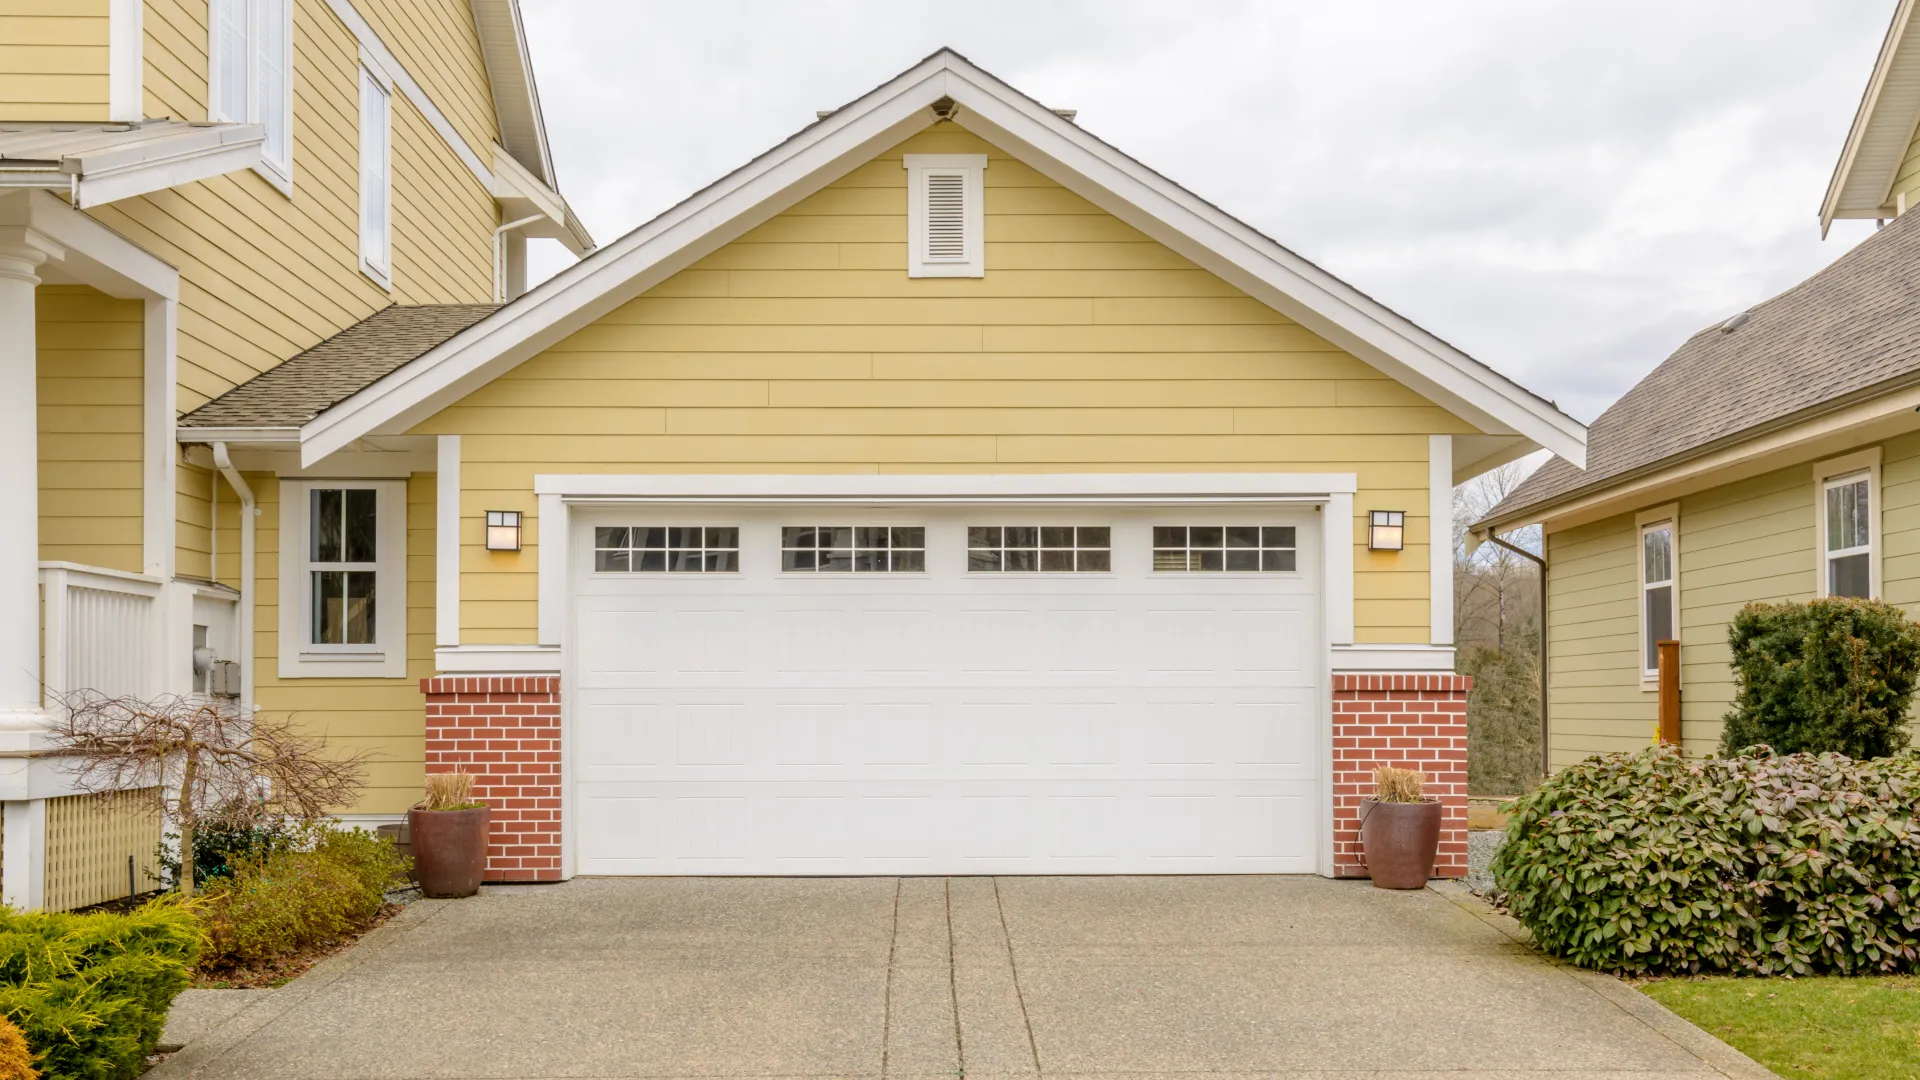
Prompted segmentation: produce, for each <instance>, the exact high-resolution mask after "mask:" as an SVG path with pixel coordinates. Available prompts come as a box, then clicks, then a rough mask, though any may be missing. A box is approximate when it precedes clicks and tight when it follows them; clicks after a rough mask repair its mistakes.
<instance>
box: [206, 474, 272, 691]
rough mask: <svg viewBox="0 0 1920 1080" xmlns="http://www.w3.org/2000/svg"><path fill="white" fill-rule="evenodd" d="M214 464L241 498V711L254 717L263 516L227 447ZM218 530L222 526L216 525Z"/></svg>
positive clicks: (215, 523) (251, 490)
mask: <svg viewBox="0 0 1920 1080" xmlns="http://www.w3.org/2000/svg"><path fill="white" fill-rule="evenodd" d="M213 463H214V465H215V466H216V467H218V468H219V470H220V475H221V476H224V477H226V478H227V483H228V484H229V485H231V486H232V487H233V490H234V493H235V494H236V495H239V496H240V618H239V620H238V621H239V624H240V700H241V702H242V703H243V704H242V706H241V707H242V708H244V709H245V710H246V711H247V714H248V715H249V716H251V715H252V714H253V712H254V710H255V709H257V708H258V707H259V706H257V705H256V704H255V703H254V700H253V665H254V660H255V653H256V651H257V650H255V648H254V641H253V519H254V517H255V516H256V515H257V514H259V513H260V511H259V510H257V509H255V508H254V505H253V489H252V488H250V487H248V486H247V480H246V477H243V476H241V475H240V470H239V469H236V468H234V467H233V459H232V458H231V457H228V456H227V444H226V443H223V442H217V443H214V444H213ZM213 525H214V529H215V531H218V530H219V527H220V523H219V522H218V521H216V522H214V523H213Z"/></svg>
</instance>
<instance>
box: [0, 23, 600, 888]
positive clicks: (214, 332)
mask: <svg viewBox="0 0 1920 1080" xmlns="http://www.w3.org/2000/svg"><path fill="white" fill-rule="evenodd" d="M0 41H4V42H5V45H6V47H5V48H0V327H3V328H4V332H0V372H3V373H4V374H0V440H3V441H4V445H5V446H7V447H10V449H8V450H7V455H8V464H7V467H6V468H4V469H0V489H3V490H6V491H11V492H12V493H13V494H12V495H10V496H8V497H7V500H6V501H7V504H8V505H11V506H13V507H14V508H15V510H16V512H17V517H18V520H16V522H15V524H14V526H13V527H12V528H10V529H9V530H8V531H7V535H8V536H9V539H7V540H6V541H4V543H3V544H0V694H3V695H4V697H5V700H4V703H0V712H5V713H6V714H7V716H6V717H5V719H4V720H3V721H0V732H3V734H0V749H4V751H5V757H6V758H7V765H6V767H5V768H0V798H4V800H5V810H4V821H5V824H4V833H5V845H4V851H5V858H4V863H3V865H0V892H3V893H4V898H5V900H6V901H7V902H8V903H12V904H15V905H23V906H40V905H42V904H47V905H51V906H72V905H74V904H76V903H90V902H93V900H97V899H100V898H101V896H99V895H95V893H97V892H98V890H100V889H104V890H105V892H106V895H119V894H122V893H124V892H125V891H126V887H127V866H126V861H125V860H126V854H127V852H126V851H125V850H124V849H121V853H120V854H118V855H113V854H112V853H111V851H110V850H109V849H110V848H112V846H113V845H112V844H109V843H107V842H106V840H105V839H102V838H103V837H104V836H105V833H103V832H101V830H109V831H110V830H111V829H113V828H119V827H120V826H119V825H118V824H103V823H102V821H100V820H93V819H89V818H87V815H86V813H85V812H84V811H83V809H81V808H80V804H79V803H76V802H75V801H73V800H71V799H69V798H66V796H67V793H68V792H70V791H71V784H72V777H71V776H70V775H68V774H67V773H66V772H64V771H63V770H62V769H60V768H59V767H58V763H57V762H55V761H52V760H49V759H46V758H44V757H41V756H36V755H39V754H40V753H41V751H43V750H44V749H45V738H44V736H43V735H42V734H41V732H42V731H43V730H44V727H45V724H44V715H45V713H44V712H43V710H45V709H49V708H53V707H56V706H57V695H59V694H61V693H65V692H69V691H76V690H82V689H87V690H95V691H99V692H103V693H109V694H115V695H120V694H133V695H140V696H143V697H150V696H156V695H160V694H166V693H180V694H186V693H219V692H225V691H229V690H230V691H232V692H234V693H235V694H236V695H238V694H239V693H240V691H241V690H242V687H240V686H239V685H233V686H228V685H227V684H228V683H229V682H233V683H236V684H237V683H239V682H244V683H245V684H246V686H245V687H244V689H245V692H246V695H247V697H246V699H247V700H258V701H259V702H260V703H261V704H262V705H263V706H265V707H267V708H273V709H292V710H296V711H299V712H301V713H302V714H303V715H308V716H312V717H313V718H314V721H315V724H316V725H317V726H318V727H321V728H324V729H326V730H327V732H328V734H329V735H330V736H331V737H332V738H333V739H334V740H335V741H336V742H337V743H339V744H340V745H344V746H363V745H373V746H377V747H378V748H379V749H380V751H381V752H382V753H383V754H384V755H385V760H383V761H382V763H380V764H379V765H376V766H375V768H374V770H373V775H372V784H373V786H372V788H371V789H370V792H371V793H370V795H369V798H370V799H371V800H373V801H375V802H376V803H377V804H378V805H379V806H380V807H382V808H383V809H387V808H397V807H399V806H402V805H404V803H405V802H406V800H408V799H409V798H410V796H411V792H412V791H413V789H414V788H416V787H418V784H419V778H420V774H421V770H422V767H423V765H422V762H423V754H422V750H421V734H420V715H421V710H422V707H423V699H422V697H421V695H420V693H419V690H418V688H417V685H416V683H413V682H408V681H405V680H397V679H396V680H393V681H372V680H362V681H351V680H334V681H330V682H329V683H327V684H326V687H325V689H324V690H321V691H320V692H318V693H315V692H314V690H316V689H318V688H319V686H320V684H316V683H308V684H304V693H298V694H297V693H295V692H293V691H292V689H291V688H290V686H288V685H285V684H282V683H280V682H279V680H278V676H277V675H276V674H275V673H274V670H273V667H272V664H271V657H272V656H273V654H274V651H275V647H276V635H275V633H274V627H275V622H274V615H273V612H274V608H273V604H274V602H275V598H274V596H273V595H272V594H271V593H268V592H262V593H256V594H255V595H254V596H253V597H251V598H250V599H252V600H254V601H255V603H256V608H253V609H249V608H245V607H242V606H240V605H239V603H238V601H239V600H240V599H241V593H242V592H243V591H244V589H245V586H244V580H245V576H246V574H247V566H248V564H247V562H246V560H247V558H248V555H247V553H246V550H245V548H244V546H243V544H242V542H241V540H240V536H241V528H240V527H241V525H242V519H241V517H240V514H239V507H240V503H239V501H238V500H237V499H236V496H235V493H234V491H233V489H232V488H231V487H229V486H228V485H226V484H224V483H221V482H219V481H217V480H216V472H217V469H216V465H215V462H214V460H213V455H212V454H211V452H210V450H209V448H208V447H207V446H206V445H204V443H205V440H204V439H196V440H195V443H196V444H195V445H186V446H182V445H180V444H178V443H177V442H176V430H175V424H176V419H177V417H178V415H179V414H180V413H181V412H183V411H185V410H191V409H196V408H199V407H201V406H203V405H205V404H206V403H207V402H208V401H210V400H213V399H215V398H218V397H219V396H220V395H222V394H225V393H226V392H228V391H230V390H232V389H233V388H234V387H235V386H237V385H239V384H242V383H246V382H247V381H248V380H250V379H253V378H254V377H255V376H257V375H259V374H260V373H262V372H266V371H270V370H273V369H275V368H276V367H277V366H278V365H280V364H282V363H283V362H285V361H287V360H288V359H289V358H291V357H293V356H295V355H297V354H300V353H302V352H303V351H305V350H308V349H311V348H313V347H314V346H315V345H316V344H318V343H320V342H322V341H325V340H327V339H329V338H332V337H334V336H335V335H336V334H339V333H340V332H341V331H342V330H345V329H347V328H349V327H352V326H355V325H356V324H360V323H362V322H363V320H366V319H368V317H369V316H374V317H375V318H376V319H377V318H378V315H376V313H378V312H381V311H383V310H388V309H393V305H406V306H412V305H420V304H459V305H482V306H483V308H490V307H491V306H492V305H493V304H494V303H496V302H498V301H501V300H505V299H508V298H511V297H512V296H514V295H517V294H518V292H520V291H522V290H523V288H524V281H525V276H526V271H525V249H526V238H527V237H528V236H545V237H554V238H557V239H559V240H560V241H561V242H562V243H563V244H565V245H567V246H568V247H569V248H571V249H572V250H573V251H575V252H576V253H581V252H585V251H587V250H589V249H590V248H591V246H592V243H591V241H590V240H589V238H588V237H587V235H586V232H585V230H584V229H582V228H581V227H580V225H579V223H578V221H576V220H575V218H574V216H573V215H572V213H571V212H570V211H569V210H568V209H567V205H566V202H565V200H563V199H562V198H561V197H560V195H559V194H558V193H557V192H556V190H555V188H554V178H553V169H552V164H551V161H550V160H549V156H548V153H547V147H546V139H545V135H544V128H543V124H542V120H541V116H540V107H539V99H538V96H537V94H536V93H535V90H534V83H533V74H532V71H531V70H530V68H529V67H528V65H527V51H526V44H525V40H524V38H523V36H522V33H521V26H520V16H519V11H518V8H517V6H516V4H515V3H514V2H513V0H471V3H469V2H468V0H211V2H209V0H147V2H142V0H61V2H58V3H45V2H32V3H30V2H22V0H0ZM235 460H236V461H237V463H238V465H239V466H241V467H248V466H249V464H250V463H249V461H248V460H247V454H246V452H243V451H236V454H235ZM36 466H37V468H36ZM262 467H263V468H265V469H266V471H267V475H271V465H270V464H267V465H263V466H262ZM36 475H37V478H38V483H37V484H36V483H35V478H36ZM235 475H236V477H237V476H238V474H237V473H236V474H235ZM415 487H416V490H417V492H418V494H417V498H418V499H419V500H421V503H422V505H423V506H427V507H430V506H431V505H432V500H433V494H432V481H431V478H427V479H425V480H423V481H422V482H420V483H419V484H416V485H415ZM422 518H423V524H425V525H427V526H429V527H430V526H431V514H430V513H426V514H424V515H422ZM216 521H217V522H218V524H219V528H218V529H217V530H216V529H215V528H214V525H215V523H216ZM246 524H247V525H248V526H253V525H254V524H255V523H254V521H253V520H251V519H250V520H248V521H247V523H246ZM246 535H248V536H253V535H254V529H253V528H251V527H249V528H248V529H247V530H246ZM258 535H259V537H260V538H261V541H262V543H263V544H266V545H270V544H271V543H272V542H273V537H275V536H276V535H277V523H276V521H275V520H274V519H272V518H260V519H258ZM421 535H422V536H423V538H424V540H425V543H426V544H427V549H426V551H424V552H422V553H421V557H422V558H423V559H426V560H428V562H429V566H428V569H427V570H426V571H425V572H426V575H427V578H428V579H429V580H430V579H431V573H432V571H431V568H430V560H431V544H432V534H431V531H430V528H429V530H428V531H427V532H425V533H423V534H421ZM387 554H388V553H387V551H386V549H384V548H383V549H382V557H383V558H384V557H386V556H387ZM266 580H267V581H269V582H270V581H271V576H270V574H269V575H268V576H267V578H266ZM382 600H383V602H390V604H391V605H392V606H393V607H395V608H403V607H404V605H405V602H406V597H405V594H404V591H402V590H400V589H399V588H398V586H396V587H395V591H394V592H391V593H387V594H385V595H383V597H382ZM43 601H44V602H43ZM420 602H421V603H422V604H424V605H426V607H425V608H424V609H423V611H427V612H430V610H431V595H430V590H429V591H428V592H427V593H425V594H422V596H421V600H420ZM255 610H257V611H260V612H264V613H265V614H264V615H256V614H254V611H255ZM423 617H424V616H423ZM249 625H254V626H256V627H257V629H258V631H259V633H258V637H257V643H258V648H259V651H260V653H261V655H263V656H266V657H268V658H269V662H268V664H267V666H266V667H265V668H264V669H261V670H259V671H256V664H255V663H254V657H252V656H250V655H248V653H249V652H250V648H245V647H243V645H242V636H243V634H244V631H245V628H246V627H247V626H249ZM43 631H44V655H43V650H42V635H43ZM235 660H237V661H239V663H238V664H237V667H236V666H229V665H228V664H227V663H216V662H215V661H226V662H231V661H235ZM431 673H432V664H431V656H430V654H429V652H428V646H427V644H426V639H425V638H422V640H421V647H420V648H419V649H418V650H416V652H415V668H414V671H413V675H414V676H415V677H416V678H418V677H420V676H425V675H428V674H431ZM256 674H258V675H260V676H262V677H260V678H257V679H256V678H255V676H256ZM43 682H44V691H43ZM409 733H410V734H409ZM103 820H104V819H103ZM50 822H51V823H52V824H49V823H50ZM87 830H93V832H88V831H87ZM83 834H84V835H83ZM96 841H98V842H97V843H96ZM117 842H118V841H115V843H117ZM127 842H128V843H133V841H132V840H128V841H127ZM89 845H92V846H89ZM152 850H153V844H152V842H151V841H150V840H149V841H148V842H146V844H145V849H144V850H142V851H139V852H137V854H138V855H139V856H140V858H141V859H143V860H144V859H146V858H147V857H148V856H149V855H150V854H151V852H152ZM103 852H105V853H106V854H104V855H103V854H102V853H103ZM100 858H105V859H106V860H107V865H105V867H104V869H103V868H102V867H100V866H95V865H93V863H92V862H89V861H88V860H96V861H97V860H98V859H100ZM116 859H117V860H118V867H117V869H116V868H115V867H114V866H113V865H112V863H113V862H114V860H116ZM56 866H57V867H58V868H59V869H58V872H57V873H55V872H54V871H52V870H50V869H49V867H56ZM90 890H91V892H90ZM89 897H91V899H89Z"/></svg>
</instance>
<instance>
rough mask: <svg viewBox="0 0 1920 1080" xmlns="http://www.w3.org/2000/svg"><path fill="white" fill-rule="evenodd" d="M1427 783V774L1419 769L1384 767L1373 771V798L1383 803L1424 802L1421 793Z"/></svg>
mask: <svg viewBox="0 0 1920 1080" xmlns="http://www.w3.org/2000/svg"><path fill="white" fill-rule="evenodd" d="M1426 783H1427V774H1425V773H1423V772H1421V771H1420V770H1418V769H1396V768H1394V767H1393V766H1391V765H1382V766H1380V767H1379V768H1377V769H1375V770H1373V787H1374V792H1373V797H1374V798H1375V799H1378V800H1379V801H1381V802H1398V803H1410V802H1422V801H1424V799H1423V798H1422V796H1421V794H1420V791H1421V789H1422V788H1424V787H1425V786H1426Z"/></svg>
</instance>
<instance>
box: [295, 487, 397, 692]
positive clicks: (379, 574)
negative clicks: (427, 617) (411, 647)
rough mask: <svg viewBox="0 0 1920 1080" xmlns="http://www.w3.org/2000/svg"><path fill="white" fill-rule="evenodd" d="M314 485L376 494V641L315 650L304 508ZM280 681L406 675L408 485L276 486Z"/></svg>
mask: <svg viewBox="0 0 1920 1080" xmlns="http://www.w3.org/2000/svg"><path fill="white" fill-rule="evenodd" d="M314 488H371V489H372V490H373V491H375V492H376V493H377V495H376V496H375V500H376V501H375V503H374V507H375V511H374V512H375V514H376V518H375V526H374V545H375V547H376V548H377V552H376V554H377V555H378V561H377V562H376V563H375V564H374V585H373V587H374V597H375V601H374V606H375V609H376V611H375V615H374V631H373V634H374V643H373V644H371V645H345V646H343V645H314V644H311V643H309V642H308V638H309V637H310V636H311V632H312V627H313V590H312V589H311V588H309V587H308V577H307V574H308V570H309V563H308V559H307V553H308V552H309V551H310V550H312V537H311V535H310V533H309V529H310V522H309V520H308V518H309V512H308V503H309V502H311V501H312V500H311V497H310V496H309V494H308V493H309V492H311V491H312V490H313V489H314ZM279 607H280V646H279V653H280V677H281V678H283V679H313V678H336V679H403V678H406V675H407V482H406V481H405V480H357V479H331V480H291V479H283V480H281V481H280V604H279Z"/></svg>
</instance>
